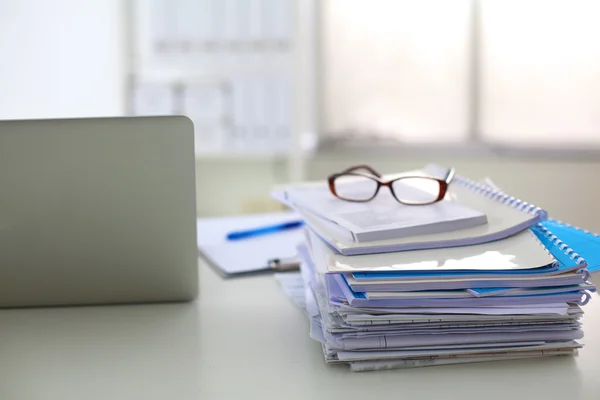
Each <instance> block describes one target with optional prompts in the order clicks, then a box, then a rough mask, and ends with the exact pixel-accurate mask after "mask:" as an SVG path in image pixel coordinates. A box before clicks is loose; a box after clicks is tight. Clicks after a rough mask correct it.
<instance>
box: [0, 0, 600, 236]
mask: <svg viewBox="0 0 600 400" xmlns="http://www.w3.org/2000/svg"><path fill="white" fill-rule="evenodd" d="M598 15H600V2H598V1H595V0H518V1H517V0H320V1H319V0H52V1H47V0H0V65H1V67H0V119H22V118H59V117H89V116H112V115H169V114H185V115H187V116H189V117H190V118H191V119H192V120H193V121H194V124H195V129H196V148H195V152H196V155H197V189H198V202H197V210H198V215H199V216H213V215H227V214H237V213H253V212H263V211H270V210H276V209H279V208H280V206H279V205H278V204H277V203H276V202H274V201H272V200H271V199H270V197H269V190H270V189H271V188H272V187H273V185H277V184H281V183H285V182H289V181H299V180H303V179H324V178H325V177H326V176H327V175H328V174H330V173H332V172H336V171H337V170H339V169H341V168H345V167H347V166H350V165H353V164H356V163H367V164H370V165H372V166H373V167H375V168H377V169H379V170H381V171H382V172H397V171H402V170H407V169H414V168H419V167H422V166H423V165H424V164H426V163H428V162H436V163H438V164H441V165H446V166H450V165H454V166H455V167H456V168H457V170H458V173H460V174H462V175H466V176H468V177H470V178H472V179H482V178H484V177H486V176H489V177H491V178H492V179H493V180H494V181H495V182H496V184H498V185H499V186H500V187H502V188H503V189H505V190H506V191H508V192H510V194H512V195H514V196H517V197H521V198H523V199H525V200H526V201H529V202H531V203H534V204H536V205H539V206H541V207H543V208H545V209H546V210H548V211H549V212H550V215H551V216H553V217H555V218H557V219H561V220H564V221H566V222H569V223H572V224H576V225H579V226H581V227H583V228H586V229H589V230H593V231H596V232H599V231H600V212H599V211H598V210H597V208H598V207H599V205H600V185H599V184H598V180H597V179H596V178H597V177H598V175H599V174H600V46H598V44H597V43H598V37H600V24H598V23H597V19H598ZM222 182H230V183H229V184H227V185H224V184H223V183H222Z"/></svg>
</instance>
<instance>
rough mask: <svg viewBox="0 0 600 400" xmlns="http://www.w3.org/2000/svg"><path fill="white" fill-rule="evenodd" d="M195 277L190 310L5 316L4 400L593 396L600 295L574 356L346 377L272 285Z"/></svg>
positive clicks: (598, 386) (206, 272) (599, 373)
mask: <svg viewBox="0 0 600 400" xmlns="http://www.w3.org/2000/svg"><path fill="white" fill-rule="evenodd" d="M200 269H201V273H200V280H201V291H202V292H201V296H200V300H199V301H198V302H195V303H189V304H162V305H139V306H111V307H78V308H48V309H29V310H0V399H2V400H21V399H26V400H31V399H52V400H54V399H56V400H70V399H77V400H82V399H86V400H95V399H102V400H107V399H111V400H114V399H127V400H135V399H143V400H153V399H169V400H171V399H173V400H182V399H230V398H231V399H244V398H245V399H259V398H260V399H278V400H279V399H286V400H287V399H302V400H307V399H311V400H312V399H335V400H345V399H360V400H364V399H368V398H373V397H374V394H375V395H377V397H379V396H382V395H383V396H394V397H390V398H398V395H400V394H401V395H402V397H403V398H410V399H415V398H427V399H445V398H452V399H459V398H462V399H469V398H480V399H485V400H493V399H502V400H506V399H512V398H532V399H533V398H535V399H538V398H539V399H545V400H548V399H561V400H566V399H569V400H571V399H595V400H598V399H600V361H599V360H600V298H599V297H598V296H597V295H594V298H593V299H592V302H591V303H590V304H588V306H586V309H585V310H586V316H585V317H584V325H585V332H586V338H585V340H584V341H583V342H584V343H585V344H586V347H585V348H584V349H582V351H581V353H580V355H579V357H577V358H575V359H573V358H570V357H558V358H554V359H546V360H530V361H518V362H515V361H505V362H496V363H486V364H472V365H459V366H443V367H433V368H420V369H412V370H396V371H381V372H369V373H351V372H350V371H349V370H348V369H347V368H346V367H344V366H328V365H326V364H325V363H324V361H323V356H322V353H321V349H320V346H319V344H318V343H316V342H314V341H313V340H311V339H310V338H309V337H308V322H307V321H306V320H305V318H304V316H303V315H302V313H301V312H300V310H298V309H296V308H295V307H294V306H293V305H292V303H291V302H290V301H289V299H287V298H286V296H285V295H284V293H283V292H282V291H281V290H280V288H279V286H278V284H277V282H276V281H275V279H274V278H273V277H272V276H255V277H248V278H243V279H236V280H228V281H225V280H222V279H221V278H220V277H218V276H217V275H216V274H215V273H214V272H213V271H212V270H210V269H208V268H207V267H206V266H205V265H204V264H201V265H200ZM405 396H406V397H405Z"/></svg>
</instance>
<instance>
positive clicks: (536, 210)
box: [454, 175, 548, 220]
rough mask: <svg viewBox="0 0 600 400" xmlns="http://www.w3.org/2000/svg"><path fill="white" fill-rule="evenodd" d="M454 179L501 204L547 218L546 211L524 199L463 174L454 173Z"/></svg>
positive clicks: (541, 218) (542, 218)
mask: <svg viewBox="0 0 600 400" xmlns="http://www.w3.org/2000/svg"><path fill="white" fill-rule="evenodd" d="M454 180H455V181H456V182H458V183H460V184H461V185H463V186H465V187H467V188H468V189H471V190H474V191H475V192H477V193H479V194H481V195H483V196H485V197H487V198H489V199H492V200H495V201H499V202H501V203H503V204H506V205H508V206H511V207H513V208H516V209H517V210H519V211H525V212H526V213H528V214H530V215H535V216H538V217H539V218H540V220H544V219H547V218H548V213H547V212H546V211H545V210H543V209H542V208H540V207H537V206H535V205H533V204H530V203H528V202H526V201H523V200H521V199H518V198H516V197H514V196H509V195H507V194H506V193H504V192H502V191H500V190H497V189H495V188H493V187H491V186H487V185H483V184H481V183H477V182H475V181H473V180H471V179H468V178H465V177H464V176H460V175H455V176H454Z"/></svg>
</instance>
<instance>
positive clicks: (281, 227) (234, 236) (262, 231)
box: [227, 221, 304, 240]
mask: <svg viewBox="0 0 600 400" xmlns="http://www.w3.org/2000/svg"><path fill="white" fill-rule="evenodd" d="M302 225H304V222H303V221H290V222H284V223H281V224H275V225H269V226H263V227H260V228H252V229H247V230H243V231H233V232H230V233H228V234H227V240H240V239H247V238H250V237H254V236H260V235H266V234H269V233H276V232H281V231H286V230H288V229H294V228H299V227H301V226H302Z"/></svg>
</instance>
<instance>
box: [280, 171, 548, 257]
mask: <svg viewBox="0 0 600 400" xmlns="http://www.w3.org/2000/svg"><path fill="white" fill-rule="evenodd" d="M421 173H422V172H421ZM315 184H317V185H318V184H322V182H321V183H306V184H302V185H315ZM332 196H333V195H332ZM447 196H448V198H450V199H454V200H456V201H458V202H460V203H462V204H465V205H467V206H468V207H471V208H473V209H476V210H480V211H481V212H483V213H484V214H485V215H486V216H487V224H484V225H479V226H475V227H472V228H466V229H460V230H456V231H451V232H442V233H435V234H427V235H417V236H410V237H404V238H398V239H386V240H377V241H370V242H357V241H355V240H354V238H353V237H352V234H351V233H349V232H348V231H347V229H346V228H342V227H340V226H339V225H336V224H335V223H334V222H332V221H328V220H326V219H324V218H321V217H319V216H317V215H316V214H314V213H312V212H310V211H309V210H307V209H305V208H303V207H301V206H299V205H297V204H294V203H291V202H290V201H289V199H288V198H287V196H286V188H285V187H284V188H281V189H279V190H277V191H275V192H274V193H273V197H275V198H276V199H278V200H279V201H281V202H283V203H284V204H286V205H288V206H290V207H292V208H294V209H295V210H296V211H297V212H298V214H299V215H300V216H301V217H302V218H303V219H304V220H305V222H306V223H307V224H308V225H309V226H311V227H312V228H313V229H314V231H315V232H316V233H317V234H318V235H319V236H320V237H321V238H322V239H323V240H325V241H326V242H327V243H329V244H330V245H331V246H332V247H333V248H335V249H336V251H337V252H339V253H341V254H344V255H360V254H373V253H384V252H396V251H405V250H419V249H433V248H449V247H452V246H465V245H473V244H478V243H484V242H490V241H493V240H499V239H503V238H506V237H509V236H511V235H514V234H515V233H518V232H521V231H523V230H525V229H527V228H529V227H531V226H533V225H534V224H535V223H537V222H539V221H540V220H542V219H545V218H546V212H545V211H544V210H542V209H540V208H538V207H535V206H533V205H531V204H528V203H525V202H523V201H521V200H519V199H516V198H514V197H511V196H509V195H507V194H505V193H503V192H497V191H495V190H494V189H492V188H490V187H489V186H485V185H478V184H477V183H475V182H473V181H470V180H468V179H466V178H463V177H460V176H458V175H457V176H456V177H455V180H454V181H453V183H451V184H450V186H449V189H448V194H447ZM399 207H402V205H399ZM412 207H418V206H412Z"/></svg>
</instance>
